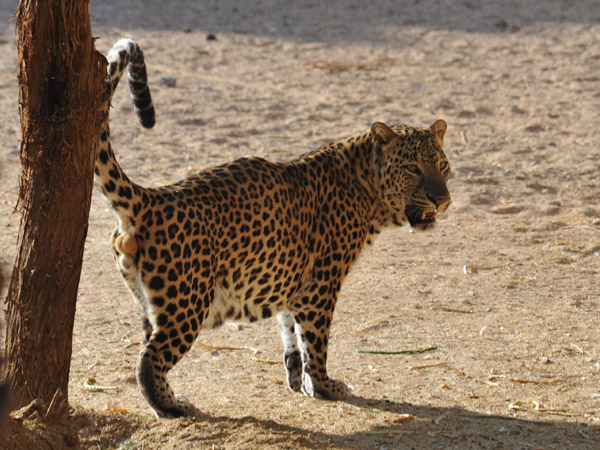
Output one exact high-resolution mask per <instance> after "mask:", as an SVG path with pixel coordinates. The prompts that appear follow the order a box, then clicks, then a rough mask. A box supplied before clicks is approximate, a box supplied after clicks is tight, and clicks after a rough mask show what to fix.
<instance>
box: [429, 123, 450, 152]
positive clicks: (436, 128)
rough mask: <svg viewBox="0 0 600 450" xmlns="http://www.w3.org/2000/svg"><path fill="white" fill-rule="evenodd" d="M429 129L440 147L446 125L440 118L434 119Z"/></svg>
mask: <svg viewBox="0 0 600 450" xmlns="http://www.w3.org/2000/svg"><path fill="white" fill-rule="evenodd" d="M429 129H430V130H431V132H432V133H433V135H434V136H435V140H436V141H437V143H438V144H439V145H440V147H442V146H443V145H444V134H446V130H447V129H448V125H447V124H446V122H444V121H443V120H442V119H439V120H436V121H435V122H434V123H433V124H432V125H431V126H430V127H429Z"/></svg>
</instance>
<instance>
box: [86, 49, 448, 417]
mask: <svg viewBox="0 0 600 450" xmlns="http://www.w3.org/2000/svg"><path fill="white" fill-rule="evenodd" d="M107 60H108V66H107V67H108V68H107V72H108V75H107V77H106V89H107V93H108V98H109V101H108V102H107V106H106V108H105V109H106V111H105V112H104V114H103V116H102V121H101V125H100V127H99V132H98V148H97V157H96V161H95V169H94V171H95V177H94V178H95V184H96V185H97V187H98V188H99V190H100V192H101V193H102V194H103V195H104V197H106V199H107V201H108V203H109V205H110V207H111V209H112V210H113V211H114V212H115V213H116V216H117V226H116V228H115V230H114V232H113V233H112V235H111V249H112V254H113V256H114V259H115V261H116V264H117V267H118V269H119V271H120V272H121V275H122V277H123V279H124V281H125V283H126V285H127V286H128V288H129V290H130V291H131V293H132V294H133V297H134V298H135V300H136V302H137V304H138V305H139V310H140V312H141V319H142V328H143V342H141V344H140V353H139V357H138V361H137V366H136V379H137V384H138V387H139V390H140V392H141V394H142V395H143V397H144V398H145V400H146V402H147V403H148V405H149V406H150V408H151V409H152V411H153V412H154V414H155V415H156V417H158V418H161V417H167V418H173V417H181V416H197V415H198V414H199V410H198V409H197V408H196V407H195V406H194V405H193V404H192V403H190V402H189V401H188V400H187V399H186V398H185V396H183V395H176V394H175V393H174V391H173V389H172V387H171V385H170V384H169V381H168V377H167V375H168V372H169V371H170V370H171V369H172V368H173V367H174V366H175V364H177V362H178V361H180V360H181V359H182V357H183V356H184V355H185V354H186V353H187V352H189V351H190V349H191V348H192V346H193V345H194V343H195V341H196V338H197V336H198V333H199V332H200V329H201V328H205V329H211V328H215V327H219V326H220V325H222V324H223V323H226V322H242V323H243V322H255V321H258V320H262V319H268V318H272V317H276V319H277V321H278V324H279V329H280V332H281V337H282V340H283V348H284V351H283V366H284V367H285V373H286V382H287V387H288V388H289V389H290V390H291V391H293V392H299V393H303V394H304V395H307V396H311V397H317V398H323V399H329V400H344V399H346V398H347V397H349V396H351V389H350V388H349V387H348V386H347V385H346V384H345V383H344V382H342V381H339V380H335V379H332V378H330V377H329V375H328V373H327V367H326V363H327V353H328V347H329V335H330V329H331V324H332V319H333V313H334V309H335V306H336V303H337V299H338V294H339V292H340V289H341V286H342V283H343V282H344V279H345V278H346V276H347V275H348V273H349V271H350V269H351V268H352V266H353V264H354V263H355V262H356V260H357V258H358V257H359V255H360V253H361V251H362V250H363V249H364V248H366V247H368V246H370V245H371V244H372V243H373V241H374V239H375V238H376V237H377V236H378V235H379V234H380V233H381V232H382V231H383V230H384V229H386V228H388V227H398V226H403V225H407V224H408V225H409V226H410V227H412V228H413V229H415V230H420V231H424V230H431V229H433V228H434V226H435V225H436V219H437V215H438V214H439V213H444V212H445V211H446V210H447V209H448V207H449V205H450V202H451V197H450V193H449V191H448V187H447V182H448V179H449V177H450V165H449V161H448V158H447V157H446V155H445V153H444V151H443V138H444V134H445V133H446V130H447V124H446V122H445V121H444V120H441V119H439V120H436V121H435V122H434V123H433V124H432V125H431V126H429V127H427V128H418V127H413V126H408V125H404V124H397V125H393V126H388V125H386V124H385V123H383V122H374V123H373V124H372V126H371V127H370V129H369V130H368V131H365V132H362V133H359V134H355V135H353V136H351V137H349V138H346V139H341V140H337V141H334V142H331V143H329V144H326V145H323V146H322V147H320V148H319V149H317V150H314V151H310V152H308V153H305V154H303V155H301V156H298V157H296V158H295V159H292V160H290V161H287V162H270V161H268V160H266V159H262V158H258V157H246V158H242V159H237V160H234V161H232V162H228V163H225V164H222V165H219V166H217V167H213V168H208V169H206V170H202V171H200V172H199V173H197V174H195V175H192V176H189V177H187V178H184V179H182V180H179V181H177V182H175V183H173V184H169V185H165V186H160V187H145V186H142V185H139V184H136V183H134V182H133V181H131V180H130V178H129V177H128V176H127V175H126V174H125V173H124V171H123V169H122V168H121V166H120V165H119V163H118V162H117V160H116V158H115V153H114V151H113V149H112V146H111V141H110V129H109V110H110V100H111V99H112V96H113V94H114V92H115V90H116V88H117V85H118V83H119V80H120V79H121V77H122V75H123V74H124V72H125V70H127V72H128V79H129V88H130V94H131V98H132V102H133V106H134V110H135V111H136V113H137V115H138V118H139V120H140V122H141V125H142V126H143V127H146V128H152V127H153V126H154V124H155V110H154V104H153V101H152V97H151V95H150V90H149V87H148V78H147V70H146V65H145V61H144V56H143V52H142V50H141V48H140V46H139V44H138V43H137V42H135V41H133V40H131V39H121V40H119V41H118V42H117V43H116V44H115V45H114V47H113V48H112V49H111V50H110V51H109V52H108V55H107Z"/></svg>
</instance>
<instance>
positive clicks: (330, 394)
mask: <svg viewBox="0 0 600 450" xmlns="http://www.w3.org/2000/svg"><path fill="white" fill-rule="evenodd" d="M302 392H303V393H304V394H306V395H309V396H311V397H317V398H323V399H326V400H344V399H345V398H348V397H349V396H350V392H351V391H350V388H349V387H348V386H347V385H346V383H344V382H342V381H337V380H332V379H331V378H327V379H325V380H322V381H317V382H313V380H312V379H311V378H310V377H309V376H308V375H305V376H304V383H303V384H302Z"/></svg>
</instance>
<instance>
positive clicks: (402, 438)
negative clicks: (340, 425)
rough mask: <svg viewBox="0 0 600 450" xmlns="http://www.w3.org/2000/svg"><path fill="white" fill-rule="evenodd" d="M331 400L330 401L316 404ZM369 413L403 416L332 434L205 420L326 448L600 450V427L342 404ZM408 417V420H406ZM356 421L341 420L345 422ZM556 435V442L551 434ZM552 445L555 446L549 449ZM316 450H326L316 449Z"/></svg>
mask: <svg viewBox="0 0 600 450" xmlns="http://www.w3.org/2000/svg"><path fill="white" fill-rule="evenodd" d="M315 401H326V400H315ZM341 403H345V404H348V405H352V406H354V407H358V408H361V409H364V411H365V413H368V414H378V413H381V412H383V411H387V412H392V413H395V414H398V415H399V416H398V417H399V418H400V417H401V419H399V420H396V421H394V420H393V419H392V420H389V419H388V420H382V421H381V425H378V426H374V427H373V428H371V429H369V430H360V431H356V432H353V433H339V434H338V433H327V432H322V431H315V430H314V429H311V428H310V427H309V426H307V425H304V424H299V425H297V426H292V425H289V424H282V423H279V422H277V421H276V420H265V419H259V418H256V417H253V416H245V417H241V418H236V419H232V418H229V417H224V416H221V417H219V416H210V415H207V416H203V417H202V418H201V419H200V420H202V421H207V422H209V423H213V424H215V425H218V424H219V423H220V422H226V421H227V422H231V421H233V422H235V423H239V424H256V426H258V427H262V428H263V429H267V430H269V431H272V432H274V433H293V434H296V435H298V436H300V437H306V438H307V439H308V438H310V439H311V441H312V442H314V441H315V440H316V441H317V442H322V443H323V448H352V449H354V448H360V449H370V448H377V449H380V448H444V449H469V448H556V449H559V448H578V449H590V450H591V449H596V448H598V447H597V443H598V442H599V441H600V427H599V426H595V425H587V424H581V423H573V422H564V421H563V422H555V421H550V420H548V419H547V418H546V420H529V419H521V418H518V417H514V416H510V415H503V414H500V415H495V414H482V413H480V412H475V411H469V410H468V409H465V408H463V407H461V406H455V407H436V406H431V405H418V404H410V403H401V402H395V401H390V400H385V399H376V398H366V397H361V396H357V395H354V396H351V397H349V398H348V399H346V400H343V401H341ZM400 415H402V416H400ZM347 420H354V421H356V416H354V417H353V418H349V417H344V416H343V413H342V415H341V416H340V422H342V421H347ZM549 433H551V436H552V438H551V440H550V441H549V440H548V434H549ZM549 442H552V444H549ZM316 448H320V446H319V447H316Z"/></svg>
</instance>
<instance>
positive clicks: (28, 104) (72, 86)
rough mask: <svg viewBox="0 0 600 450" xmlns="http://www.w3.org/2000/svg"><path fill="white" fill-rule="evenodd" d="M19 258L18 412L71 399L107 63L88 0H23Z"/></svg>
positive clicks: (12, 338) (14, 392)
mask: <svg viewBox="0 0 600 450" xmlns="http://www.w3.org/2000/svg"><path fill="white" fill-rule="evenodd" d="M16 17H17V35H18V36H17V48H18V52H19V63H18V83H19V110H20V118H21V128H22V141H21V149H20V156H21V163H22V173H21V180H20V182H21V183H20V193H19V207H20V211H21V212H22V218H21V226H20V230H19V238H18V247H19V253H18V256H17V259H16V262H15V265H14V269H13V272H12V278H11V281H10V285H9V292H8V297H7V335H6V336H7V337H6V359H7V363H6V380H7V382H8V384H9V386H10V390H11V396H12V401H13V405H12V406H13V407H14V408H18V407H21V406H23V405H25V404H27V403H29V402H31V401H32V400H34V399H40V400H41V401H43V402H45V403H46V404H48V403H50V402H51V400H52V398H53V396H54V394H55V393H56V392H57V390H59V389H60V390H61V391H62V393H63V395H64V398H65V400H68V396H67V395H68V389H67V386H68V379H69V368H70V359H71V348H72V342H71V341H72V335H73V320H74V316H75V303H76V297H77V287H78V284H79V277H80V273H81V263H82V259H83V249H84V242H85V238H86V234H87V228H88V215H89V207H90V199H91V194H92V186H93V170H94V155H95V152H96V146H97V141H96V136H97V130H98V126H99V123H100V114H101V113H100V111H101V105H102V103H103V101H104V89H103V79H104V76H105V75H104V74H105V73H106V72H105V68H106V66H105V65H106V60H105V59H104V57H103V56H102V55H101V54H100V53H98V52H96V50H95V47H94V39H93V37H92V34H91V26H90V20H89V13H88V1H87V0H22V1H21V3H20V5H19V7H18V10H17V13H16Z"/></svg>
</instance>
